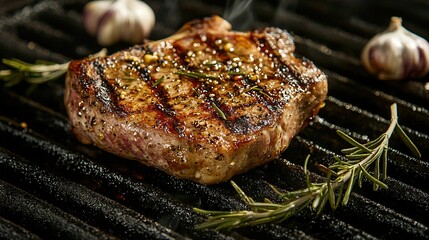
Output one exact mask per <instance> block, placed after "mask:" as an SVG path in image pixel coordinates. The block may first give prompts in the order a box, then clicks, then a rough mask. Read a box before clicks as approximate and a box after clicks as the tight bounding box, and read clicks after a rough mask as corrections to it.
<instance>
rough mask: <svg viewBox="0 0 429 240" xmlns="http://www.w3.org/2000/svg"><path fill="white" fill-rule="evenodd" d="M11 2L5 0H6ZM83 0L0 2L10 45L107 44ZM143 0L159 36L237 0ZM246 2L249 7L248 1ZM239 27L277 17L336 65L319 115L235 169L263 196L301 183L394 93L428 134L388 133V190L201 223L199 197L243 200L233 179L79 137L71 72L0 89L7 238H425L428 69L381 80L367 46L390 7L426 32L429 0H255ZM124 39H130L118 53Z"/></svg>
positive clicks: (71, 47) (5, 51)
mask: <svg viewBox="0 0 429 240" xmlns="http://www.w3.org/2000/svg"><path fill="white" fill-rule="evenodd" d="M0 2H5V1H0ZM85 2H86V1H82V0H75V1H73V0H61V1H50V0H46V1H31V0H26V1H14V2H8V3H4V4H3V7H0V14H1V15H0V57H1V58H19V59H21V60H25V61H30V62H33V61H35V60H37V59H43V60H48V61H54V62H59V63H62V62H66V61H69V60H71V59H77V58H83V57H85V56H87V55H89V54H91V53H95V52H97V51H99V50H100V49H101V47H100V46H98V45H97V43H96V41H95V39H94V38H93V37H91V36H89V35H88V34H87V33H86V32H85V30H84V28H83V23H82V8H83V6H84V4H85ZM147 3H148V4H149V5H150V6H151V7H152V8H153V9H154V11H155V13H156V17H157V23H156V26H155V29H154V31H153V32H152V35H151V36H150V38H151V39H154V40H156V39H160V38H164V37H166V36H168V35H170V34H173V33H174V32H175V31H176V30H178V28H179V27H180V26H181V25H182V24H183V23H185V22H187V21H189V20H191V19H193V18H199V17H206V16H210V15H213V14H217V15H223V14H227V13H230V12H231V10H232V9H231V7H232V6H234V4H233V2H232V1H197V0H187V1H185V0H183V1H179V0H174V1H152V0H150V1H149V0H147ZM238 10H242V9H238ZM241 12H242V14H241V15H240V16H241V17H240V18H237V19H231V22H232V24H233V26H234V28H235V29H239V30H246V29H252V28H259V27H265V26H276V27H280V28H283V29H286V30H288V31H290V32H291V33H292V34H293V36H294V39H295V42H296V48H297V54H298V55H300V56H305V57H307V58H309V59H311V60H312V61H314V62H315V63H316V65H317V66H319V67H320V68H322V69H323V71H324V72H325V73H326V74H327V75H328V77H329V96H328V98H327V100H326V106H325V107H324V108H323V109H322V110H321V111H320V114H319V116H318V117H317V118H316V119H315V120H314V122H313V123H311V124H310V125H309V126H308V127H307V128H306V129H305V130H304V131H302V132H301V133H300V134H299V135H298V136H297V137H296V138H294V140H293V141H292V143H291V145H290V147H289V148H288V149H287V150H286V151H285V152H284V153H283V154H282V156H281V157H280V158H279V159H277V160H275V161H273V162H271V163H269V164H266V165H264V166H262V167H259V168H256V169H254V170H252V171H250V172H248V173H246V174H243V175H240V176H236V177H235V178H234V179H233V180H234V181H236V182H237V183H238V185H239V186H241V187H242V188H243V190H244V191H245V192H246V193H248V194H249V195H250V196H252V197H254V198H255V199H257V200H262V199H263V198H264V197H268V198H271V197H272V198H274V197H275V196H274V193H273V192H272V191H271V190H270V188H269V187H268V186H269V185H268V184H273V185H275V186H277V187H279V188H281V189H285V190H293V189H298V188H300V187H303V186H304V184H305V175H304V172H303V168H302V165H303V161H304V159H305V157H306V156H307V154H309V153H310V152H311V154H312V157H311V161H310V166H311V167H310V170H311V172H312V175H313V177H314V179H318V178H321V177H323V174H321V173H320V172H319V171H318V170H317V169H316V168H315V167H313V165H314V163H315V162H318V163H322V164H325V165H329V164H330V163H332V159H333V156H335V155H336V154H338V153H339V152H340V149H342V148H345V147H347V145H346V144H345V143H344V141H342V140H340V138H339V137H338V136H337V135H336V133H335V132H336V130H338V129H340V130H343V131H345V132H347V133H349V134H351V135H352V136H353V137H355V138H357V139H360V140H362V141H365V140H368V139H373V138H375V137H377V136H378V135H379V134H381V133H383V132H384V131H385V130H386V129H387V126H388V123H389V118H390V105H391V104H392V103H397V104H398V113H399V121H400V123H401V125H402V126H403V128H404V130H405V132H406V133H407V134H408V135H409V136H410V137H411V139H412V140H413V141H414V142H415V143H416V145H417V146H418V147H419V149H420V151H421V153H422V155H423V157H422V158H421V159H417V158H415V157H413V156H412V155H411V154H410V153H409V151H408V150H407V149H406V148H405V147H404V146H402V144H401V141H400V139H399V137H398V136H396V135H394V136H393V137H392V141H391V145H390V146H389V147H390V151H389V156H388V157H389V160H388V163H389V166H388V175H389V177H388V179H387V181H386V183H387V184H388V186H389V188H388V189H382V190H379V191H376V192H374V191H372V187H371V186H370V184H369V183H368V182H366V183H364V187H363V188H361V189H359V188H356V189H355V192H354V193H353V194H352V196H351V199H350V202H349V204H348V205H347V206H344V207H340V208H339V209H337V210H336V211H332V210H330V209H329V208H326V209H325V210H324V211H323V212H322V214H321V215H319V216H315V214H314V213H313V212H312V211H311V210H310V209H304V211H302V212H300V213H298V214H297V215H296V216H294V217H292V218H290V219H289V220H287V221H285V222H283V223H281V224H265V225H261V226H255V227H249V228H246V229H238V230H235V231H232V232H218V231H214V230H204V231H197V230H195V229H194V226H195V225H196V224H198V223H201V222H202V221H203V220H204V218H203V217H202V216H200V215H198V214H196V213H195V212H194V211H193V210H192V208H193V207H200V208H204V209H213V210H227V209H228V210H230V209H243V208H245V205H244V204H243V202H242V201H241V200H240V199H239V197H238V196H237V194H236V193H235V191H234V190H233V189H232V187H231V186H230V185H229V184H228V183H224V184H218V185H214V186H204V185H200V184H197V183H194V182H189V181H184V180H178V179H176V178H174V177H171V176H169V175H166V174H164V173H163V172H160V171H158V170H156V169H153V168H148V167H145V166H142V165H140V164H139V163H137V162H133V161H129V160H125V159H121V158H118V157H116V156H114V155H112V154H109V153H106V152H103V151H101V150H99V149H97V148H95V147H92V146H87V145H83V144H81V143H79V142H78V141H77V140H76V139H75V137H74V136H73V135H72V134H71V133H70V131H69V126H68V120H67V117H66V114H65V109H64V105H63V93H64V77H63V78H60V79H58V80H56V81H53V82H48V83H45V84H42V85H38V86H31V85H28V84H25V83H22V84H19V85H17V86H14V87H12V88H5V87H2V88H0V239H1V238H4V239H40V238H45V239H46V238H49V239H52V238H60V239H116V238H125V239H262V238H264V239H429V227H428V226H429V184H428V183H429V162H428V157H427V156H428V155H429V83H428V84H427V82H429V77H428V76H426V77H425V78H423V79H419V80H407V81H397V82H389V81H378V80H376V79H375V78H374V77H372V76H370V75H368V74H367V73H366V72H365V71H364V70H363V68H362V66H361V64H360V61H359V55H360V51H361V49H362V47H363V46H364V44H365V43H366V42H367V41H368V39H369V38H370V37H372V36H373V35H375V34H376V33H378V32H380V31H382V30H384V29H385V28H386V27H387V25H388V23H389V20H390V17H391V16H400V17H402V18H403V21H404V26H405V27H407V28H408V29H409V30H411V31H413V32H415V33H416V34H418V35H420V36H422V37H424V38H426V39H429V31H427V26H428V23H429V14H428V12H429V3H428V2H427V1H424V0H409V1H388V0H380V1H370V0H363V1H358V0H356V1H334V0H306V1H303V0H302V1H299V0H294V1H288V0H277V1H256V0H255V1H253V2H251V4H250V5H249V9H245V10H244V11H241ZM126 47H128V45H127V44H124V43H120V44H116V45H115V46H113V47H110V48H109V49H108V50H109V52H110V53H112V52H114V51H117V50H120V49H123V48H126Z"/></svg>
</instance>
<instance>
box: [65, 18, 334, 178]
mask: <svg viewBox="0 0 429 240" xmlns="http://www.w3.org/2000/svg"><path fill="white" fill-rule="evenodd" d="M230 29H231V25H230V24H229V23H228V22H226V21H225V20H224V19H222V18H220V17H217V16H213V17H211V18H206V19H198V20H193V21H191V22H189V23H187V24H185V25H184V26H183V27H182V28H181V29H180V30H179V31H178V32H177V33H176V34H174V35H172V36H171V37H169V38H166V39H163V40H159V41H154V42H148V43H146V44H143V45H139V46H134V47H131V48H129V49H127V50H123V51H120V52H117V53H115V54H113V55H111V56H108V57H99V58H87V59H83V60H80V61H73V62H71V63H70V66H69V72H68V75H67V79H66V95H65V104H66V107H67V111H68V115H69V118H70V124H71V126H72V130H73V132H74V134H75V135H76V137H77V138H78V139H79V140H80V141H81V142H83V143H87V144H91V143H92V144H95V145H96V146H98V147H100V148H102V149H104V150H106V151H109V152H112V153H114V154H117V155H119V156H121V157H124V158H128V159H133V160H137V161H140V162H142V163H144V164H146V165H149V166H153V167H156V168H159V169H161V170H163V171H165V172H167V173H169V174H172V175H174V176H176V177H179V178H184V179H191V180H194V181H197V182H200V183H204V184H213V183H219V182H222V181H227V180H229V179H230V178H231V177H232V176H234V175H235V174H239V173H242V172H245V171H247V170H249V169H251V168H253V167H256V166H259V165H261V164H264V163H266V162H268V161H270V160H272V159H274V158H276V157H278V156H279V155H280V153H281V152H282V151H284V150H285V149H286V148H287V146H288V145H289V143H290V141H291V139H292V138H293V136H294V135H296V134H297V133H298V131H299V130H300V129H301V128H302V127H303V126H304V125H305V123H306V122H307V121H308V120H309V119H311V118H312V117H313V116H314V115H315V114H317V112H318V111H319V108H320V107H321V106H322V104H323V101H324V99H325V97H326V94H327V79H326V76H325V75H324V74H323V73H322V72H321V71H320V70H319V69H317V68H316V67H315V66H314V64H313V63H312V62H310V61H309V60H305V59H304V60H302V59H298V58H296V57H295V56H294V55H293V53H294V50H295V46H294V43H293V39H292V37H291V36H290V35H289V34H288V33H287V32H285V31H283V30H280V29H277V28H265V29H261V30H255V31H251V32H246V33H243V32H233V31H230Z"/></svg>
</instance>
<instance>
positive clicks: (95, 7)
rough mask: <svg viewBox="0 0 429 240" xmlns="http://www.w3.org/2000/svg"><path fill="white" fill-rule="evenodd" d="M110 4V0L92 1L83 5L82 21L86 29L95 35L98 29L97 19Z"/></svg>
mask: <svg viewBox="0 0 429 240" xmlns="http://www.w3.org/2000/svg"><path fill="white" fill-rule="evenodd" d="M111 5H112V2H111V1H93V2H89V3H87V4H86V5H85V8H84V10H83V22H84V26H85V29H86V31H87V32H88V33H89V34H91V35H93V36H95V35H97V31H98V25H99V24H98V21H99V19H100V18H101V17H102V16H103V14H104V13H105V12H106V11H107V10H108V9H109V8H110V6H111Z"/></svg>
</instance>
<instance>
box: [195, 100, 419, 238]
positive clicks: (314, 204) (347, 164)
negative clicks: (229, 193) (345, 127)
mask: <svg viewBox="0 0 429 240" xmlns="http://www.w3.org/2000/svg"><path fill="white" fill-rule="evenodd" d="M395 130H396V132H397V133H398V134H399V136H400V137H401V139H402V140H403V142H404V143H405V145H406V146H407V147H408V148H410V150H411V151H412V152H413V154H415V155H416V156H417V157H421V155H420V152H419V150H418V149H417V148H416V146H415V145H414V144H413V142H412V141H411V140H410V139H409V138H408V136H407V135H406V134H405V132H404V131H403V130H402V128H401V127H400V126H399V124H398V116H397V107H396V104H393V105H392V106H391V121H390V125H389V128H388V129H387V131H386V132H385V133H383V134H381V135H380V136H379V137H378V138H376V139H375V140H373V141H369V142H367V143H364V144H361V143H359V142H358V141H356V140H355V139H353V138H352V137H350V136H348V135H347V134H345V133H344V132H341V131H337V133H338V134H339V136H340V137H341V138H343V139H344V140H345V141H347V142H348V143H350V144H351V145H352V147H350V148H346V149H343V150H342V152H343V153H344V154H345V156H344V157H345V160H342V159H340V158H338V157H336V158H335V160H336V162H335V163H334V164H332V165H330V166H329V167H325V166H323V165H319V166H318V167H319V169H320V170H322V171H323V172H326V174H327V177H326V181H325V182H322V183H312V182H310V180H309V179H310V176H309V171H308V170H307V163H308V159H309V157H307V159H306V160H305V163H304V172H305V174H306V182H307V188H304V189H300V190H296V191H293V192H285V193H284V192H281V191H280V190H278V189H277V188H275V187H274V186H271V187H272V189H273V190H274V191H275V192H276V193H277V194H278V195H279V197H280V198H281V199H282V200H283V202H282V203H275V202H273V201H271V200H268V199H266V200H265V202H255V201H254V200H253V199H252V198H251V197H249V196H247V195H246V194H245V193H244V192H243V190H241V188H240V187H239V186H238V185H237V184H235V183H234V182H233V181H231V184H232V186H233V187H234V188H235V190H236V191H237V193H238V194H239V195H240V197H241V199H242V200H243V201H244V202H245V203H246V205H247V206H248V207H249V210H242V211H207V210H202V209H198V208H195V209H194V210H195V211H196V212H198V213H201V214H205V215H209V218H208V220H207V221H206V222H204V223H202V224H200V225H198V226H197V227H196V228H197V229H206V228H214V229H217V230H221V229H224V230H232V229H235V228H240V227H245V226H252V225H258V224H263V223H269V222H282V221H285V220H286V219H288V218H289V217H291V216H293V215H294V214H295V213H297V212H298V211H300V210H301V209H303V208H305V207H306V206H308V205H309V204H311V208H312V209H314V210H315V211H316V213H317V214H319V213H320V212H321V211H322V210H323V209H324V207H325V206H326V204H328V202H329V205H330V206H331V208H332V209H334V210H335V209H336V208H337V207H338V206H339V205H340V204H342V205H346V204H347V202H348V201H349V197H350V195H351V193H352V190H353V187H354V185H355V183H356V182H357V183H358V185H359V186H360V187H362V179H363V178H364V177H365V178H367V179H368V180H370V181H371V182H372V184H373V189H374V190H377V189H378V188H380V187H381V188H387V185H386V184H385V183H383V181H384V180H385V179H386V178H387V170H386V169H387V151H388V146H389V140H390V137H391V136H392V134H393V132H394V131H395ZM369 169H372V170H373V173H372V174H371V173H370V172H369V171H370V170H369Z"/></svg>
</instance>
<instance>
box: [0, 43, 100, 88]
mask: <svg viewBox="0 0 429 240" xmlns="http://www.w3.org/2000/svg"><path fill="white" fill-rule="evenodd" d="M105 55H106V49H102V50H101V51H100V52H98V53H95V54H94V55H92V57H99V56H105ZM2 62H3V64H5V65H6V66H7V67H9V68H11V69H7V70H0V79H1V80H3V81H5V82H6V83H5V86H6V87H11V86H13V85H16V84H18V83H20V82H21V81H22V80H25V81H27V82H28V83H32V84H40V83H44V82H47V81H51V80H55V79H57V78H59V77H61V76H63V75H64V74H65V73H66V72H67V69H68V66H69V63H70V62H66V63H62V64H57V63H52V62H48V61H42V60H38V61H36V62H35V63H34V64H33V63H27V62H24V61H21V60H19V59H14V58H13V59H7V58H4V59H2Z"/></svg>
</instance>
